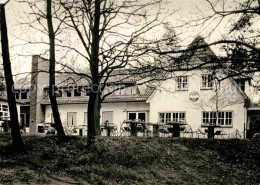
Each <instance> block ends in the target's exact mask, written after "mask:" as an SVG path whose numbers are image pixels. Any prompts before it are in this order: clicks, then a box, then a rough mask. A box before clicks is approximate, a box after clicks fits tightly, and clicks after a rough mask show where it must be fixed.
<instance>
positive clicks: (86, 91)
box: [83, 87, 90, 96]
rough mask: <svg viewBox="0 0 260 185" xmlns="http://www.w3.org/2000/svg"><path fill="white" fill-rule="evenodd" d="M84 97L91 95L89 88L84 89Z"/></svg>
mask: <svg viewBox="0 0 260 185" xmlns="http://www.w3.org/2000/svg"><path fill="white" fill-rule="evenodd" d="M83 91H84V96H89V95H90V88H89V87H84V90H83Z"/></svg>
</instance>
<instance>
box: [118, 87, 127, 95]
mask: <svg viewBox="0 0 260 185" xmlns="http://www.w3.org/2000/svg"><path fill="white" fill-rule="evenodd" d="M116 89H118V90H117V95H124V94H125V92H126V91H125V86H117V87H116Z"/></svg>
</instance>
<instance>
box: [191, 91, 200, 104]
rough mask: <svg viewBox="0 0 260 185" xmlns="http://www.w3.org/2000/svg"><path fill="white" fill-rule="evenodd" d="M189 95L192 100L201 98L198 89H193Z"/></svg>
mask: <svg viewBox="0 0 260 185" xmlns="http://www.w3.org/2000/svg"><path fill="white" fill-rule="evenodd" d="M189 97H190V101H192V102H195V101H197V100H198V99H199V93H198V92H197V91H192V92H191V93H190V96H189Z"/></svg>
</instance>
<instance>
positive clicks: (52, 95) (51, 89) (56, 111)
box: [46, 0, 66, 139]
mask: <svg viewBox="0 0 260 185" xmlns="http://www.w3.org/2000/svg"><path fill="white" fill-rule="evenodd" d="M46 12H47V16H46V19H47V24H48V32H49V42H50V50H49V53H50V54H49V63H50V67H49V97H50V101H51V108H52V112H53V118H54V122H55V125H56V129H57V133H58V136H59V137H61V138H63V139H64V138H65V137H66V135H65V132H64V130H63V127H62V123H61V119H60V115H59V108H58V104H57V99H56V95H55V92H56V86H55V64H56V63H55V61H56V60H55V33H54V30H53V24H52V0H47V6H46Z"/></svg>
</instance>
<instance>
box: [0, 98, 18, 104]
mask: <svg viewBox="0 0 260 185" xmlns="http://www.w3.org/2000/svg"><path fill="white" fill-rule="evenodd" d="M0 101H6V102H7V101H8V99H7V97H6V96H0ZM16 103H17V104H23V103H22V102H21V101H19V100H16Z"/></svg>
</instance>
